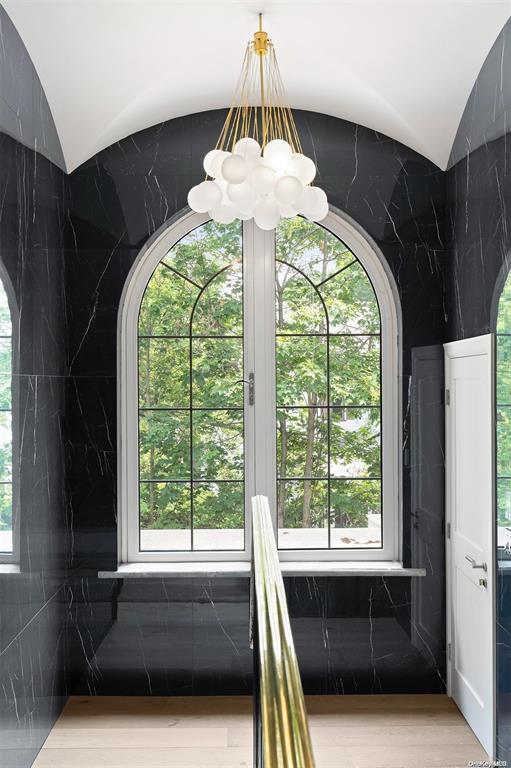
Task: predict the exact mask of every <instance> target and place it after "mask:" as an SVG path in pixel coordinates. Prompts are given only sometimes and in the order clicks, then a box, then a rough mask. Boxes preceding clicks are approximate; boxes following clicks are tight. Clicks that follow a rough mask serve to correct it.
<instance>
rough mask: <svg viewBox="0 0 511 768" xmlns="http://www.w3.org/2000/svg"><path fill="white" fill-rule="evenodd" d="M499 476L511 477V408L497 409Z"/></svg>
mask: <svg viewBox="0 0 511 768" xmlns="http://www.w3.org/2000/svg"><path fill="white" fill-rule="evenodd" d="M497 475H498V476H500V477H501V476H505V477H511V408H502V407H501V408H497Z"/></svg>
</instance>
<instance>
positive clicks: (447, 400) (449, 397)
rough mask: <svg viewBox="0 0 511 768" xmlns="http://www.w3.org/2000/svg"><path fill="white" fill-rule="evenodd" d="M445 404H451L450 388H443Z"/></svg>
mask: <svg viewBox="0 0 511 768" xmlns="http://www.w3.org/2000/svg"><path fill="white" fill-rule="evenodd" d="M445 404H446V405H450V404H451V390H450V389H446V390H445Z"/></svg>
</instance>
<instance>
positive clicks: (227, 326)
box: [192, 264, 243, 336]
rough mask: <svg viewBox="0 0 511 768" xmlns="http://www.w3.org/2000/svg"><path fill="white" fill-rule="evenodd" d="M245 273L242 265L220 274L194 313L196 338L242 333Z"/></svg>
mask: <svg viewBox="0 0 511 768" xmlns="http://www.w3.org/2000/svg"><path fill="white" fill-rule="evenodd" d="M242 283H243V274H242V266H241V264H235V265H233V266H232V267H230V268H229V269H226V270H224V271H223V272H220V273H219V274H218V275H217V276H216V277H215V278H214V279H213V280H212V281H211V282H210V283H209V285H208V286H207V288H206V289H205V290H204V291H203V293H202V294H201V295H200V297H199V300H198V301H197V306H196V308H195V312H194V314H193V324H192V334H193V335H194V336H201V335H205V336H232V335H238V336H241V335H242V334H243V290H242Z"/></svg>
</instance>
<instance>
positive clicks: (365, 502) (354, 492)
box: [330, 480, 381, 548]
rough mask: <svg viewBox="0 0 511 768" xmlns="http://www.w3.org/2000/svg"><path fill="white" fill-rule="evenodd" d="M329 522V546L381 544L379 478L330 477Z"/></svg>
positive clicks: (369, 545) (377, 545)
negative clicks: (330, 529)
mask: <svg viewBox="0 0 511 768" xmlns="http://www.w3.org/2000/svg"><path fill="white" fill-rule="evenodd" d="M330 522H331V526H332V531H331V546H332V547H335V548H346V547H381V483H380V481H379V480H332V481H331V483H330Z"/></svg>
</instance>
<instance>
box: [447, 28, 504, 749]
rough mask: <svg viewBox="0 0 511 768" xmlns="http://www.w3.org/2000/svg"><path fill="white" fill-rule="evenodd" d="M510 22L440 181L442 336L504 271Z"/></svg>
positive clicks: (481, 330)
mask: <svg viewBox="0 0 511 768" xmlns="http://www.w3.org/2000/svg"><path fill="white" fill-rule="evenodd" d="M510 56H511V20H510V21H508V22H507V24H506V25H505V26H504V28H503V29H502V32H501V33H500V35H499V37H498V38H497V40H496V42H495V44H494V45H493V47H492V49H491V51H490V53H489V54H488V57H487V59H486V61H485V63H484V65H483V67H482V69H481V72H480V73H479V76H478V78H477V81H476V83H475V85H474V88H473V90H472V93H471V94H470V97H469V100H468V103H467V107H466V109H465V112H464V115H463V118H462V120H461V123H460V127H459V130H458V134H457V136H456V140H455V142H454V147H453V152H452V154H451V163H450V164H451V165H452V167H451V169H450V170H449V172H448V173H447V180H446V214H447V215H446V230H447V231H446V235H447V244H448V248H449V250H450V252H451V258H450V263H449V270H448V273H447V274H448V277H447V285H448V291H447V292H448V303H447V307H448V313H447V331H448V340H454V339H461V338H468V337H470V336H477V335H479V334H485V333H491V332H494V331H495V329H496V308H497V302H498V298H499V295H500V291H501V289H502V286H503V283H504V279H505V277H506V276H507V274H508V272H509V269H510V268H511V259H510V247H511V206H510V205H509V201H510V200H511V153H510V151H509V149H510V147H509V141H510V140H509V128H508V126H509V125H510V123H509V110H510V107H511V90H510V84H509V78H508V77H507V75H506V73H507V72H508V71H509V66H510ZM510 606H511V599H510V595H509V578H508V572H506V571H504V570H502V571H501V570H499V573H498V579H497V606H496V608H497V757H498V758H499V759H501V760H508V761H509V760H511V674H510V669H511V643H510V642H509V636H510V635H509V633H510V626H511V625H510Z"/></svg>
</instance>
